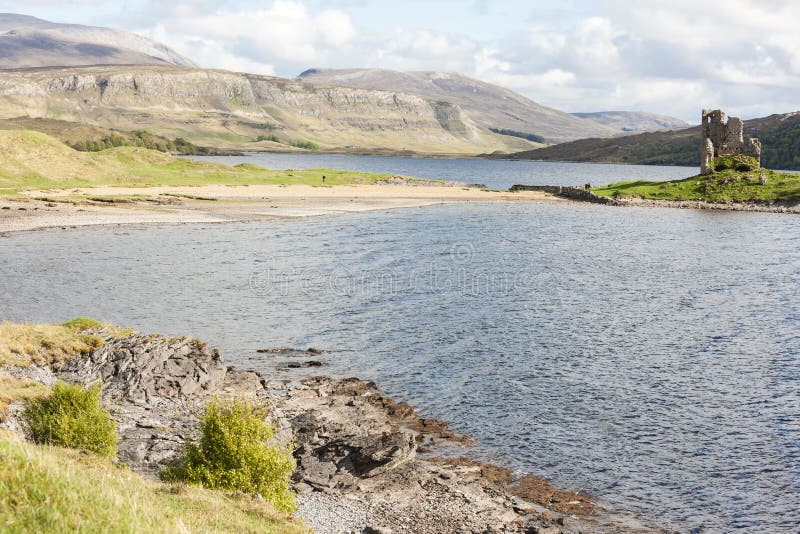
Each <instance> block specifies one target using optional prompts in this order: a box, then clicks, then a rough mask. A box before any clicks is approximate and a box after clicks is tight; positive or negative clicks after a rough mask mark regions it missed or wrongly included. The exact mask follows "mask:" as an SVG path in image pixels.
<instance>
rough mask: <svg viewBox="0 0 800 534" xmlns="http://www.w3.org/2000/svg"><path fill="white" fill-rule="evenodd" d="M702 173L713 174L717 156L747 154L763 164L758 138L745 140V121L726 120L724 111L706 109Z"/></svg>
mask: <svg viewBox="0 0 800 534" xmlns="http://www.w3.org/2000/svg"><path fill="white" fill-rule="evenodd" d="M700 150H701V153H700V173H701V174H711V173H712V172H713V171H714V169H713V166H712V163H713V161H714V158H716V157H717V156H730V155H733V154H745V155H747V156H752V157H754V158H756V159H757V160H758V163H759V165H760V164H761V141H759V140H758V139H756V138H748V139H747V143H745V140H744V121H742V118H741V117H729V118H728V120H727V121H726V120H725V113H724V112H723V111H722V110H719V109H714V110H709V109H704V110H703V122H702V140H701V145H700Z"/></svg>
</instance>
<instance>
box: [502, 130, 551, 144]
mask: <svg viewBox="0 0 800 534" xmlns="http://www.w3.org/2000/svg"><path fill="white" fill-rule="evenodd" d="M489 131H490V132H493V133H496V134H500V135H508V136H510V137H519V138H520V139H527V140H528V141H533V142H534V143H541V144H545V143H547V140H546V139H545V138H544V137H542V136H541V135H536V134H532V133H527V132H518V131H516V130H507V129H505V128H489Z"/></svg>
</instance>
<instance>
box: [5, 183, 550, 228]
mask: <svg viewBox="0 0 800 534" xmlns="http://www.w3.org/2000/svg"><path fill="white" fill-rule="evenodd" d="M469 202H563V200H562V199H559V198H557V197H554V196H552V195H549V194H547V193H543V192H539V191H525V192H519V193H514V192H510V191H488V190H482V189H477V188H468V187H461V186H450V187H446V186H429V185H423V186H411V185H389V184H383V185H337V186H331V187H315V186H308V185H291V186H282V185H249V186H246V185H243V186H225V185H206V186H154V187H110V186H109V187H91V188H83V189H69V190H39V191H25V192H20V194H19V195H17V196H16V197H13V198H8V199H4V198H3V197H0V234H5V233H10V232H22V231H31V230H42V229H47V228H67V227H83V226H98V225H118V224H163V223H223V222H247V221H258V220H275V219H286V218H298V217H312V216H320V215H342V214H350V213H360V212H366V211H375V210H390V209H399V208H416V207H423V206H430V205H436V204H458V203H469Z"/></svg>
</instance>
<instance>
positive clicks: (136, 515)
mask: <svg viewBox="0 0 800 534" xmlns="http://www.w3.org/2000/svg"><path fill="white" fill-rule="evenodd" d="M0 531H3V532H31V533H33V532H36V533H54V534H55V533H61V532H130V533H140V532H144V533H147V532H164V533H167V532H169V533H173V532H220V533H224V532H230V533H239V532H265V533H281V534H294V533H300V532H303V533H306V532H309V531H308V530H307V529H306V528H305V527H303V526H301V525H300V524H299V523H298V522H296V521H295V520H293V519H292V518H291V517H290V516H288V515H286V514H283V513H280V512H277V511H276V510H275V509H274V508H273V507H272V506H271V505H269V504H268V503H266V502H262V501H260V500H258V499H256V498H253V497H250V496H248V495H243V494H242V495H237V494H226V493H222V492H219V491H212V490H206V489H202V488H198V487H189V486H184V485H166V484H162V483H157V482H151V481H147V480H144V479H143V478H141V477H140V476H139V475H137V474H135V473H133V472H131V471H130V470H128V469H126V468H124V467H119V466H117V465H114V464H113V463H112V462H111V461H109V460H105V459H102V458H100V457H98V456H95V455H92V454H86V453H81V452H77V451H73V450H67V449H61V448H58V447H48V446H39V445H32V444H29V443H26V442H23V441H20V440H19V439H17V438H15V437H12V436H11V435H10V434H7V433H0Z"/></svg>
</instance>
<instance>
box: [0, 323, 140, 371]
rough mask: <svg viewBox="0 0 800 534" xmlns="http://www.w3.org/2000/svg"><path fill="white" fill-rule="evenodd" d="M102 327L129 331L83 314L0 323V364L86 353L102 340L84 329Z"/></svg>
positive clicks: (61, 358)
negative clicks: (54, 320) (51, 322)
mask: <svg viewBox="0 0 800 534" xmlns="http://www.w3.org/2000/svg"><path fill="white" fill-rule="evenodd" d="M101 328H102V329H105V330H106V331H108V332H109V333H111V334H112V335H114V336H117V337H122V336H125V335H128V334H130V333H131V332H132V330H128V329H122V328H118V327H115V326H111V325H107V324H105V323H101V322H99V321H95V320H94V319H88V318H85V317H80V318H78V319H73V320H72V321H69V322H66V323H64V324H60V325H49V324H33V323H25V324H15V323H9V322H4V323H0V367H2V366H4V365H16V366H19V367H28V366H30V365H49V364H53V363H60V362H63V361H66V360H68V359H70V358H73V357H75V356H78V355H81V354H87V353H89V352H91V351H92V350H94V349H96V348H98V347H101V346H102V345H103V340H102V339H100V338H99V337H97V336H95V335H92V334H89V333H86V332H87V331H88V330H96V329H101Z"/></svg>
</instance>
